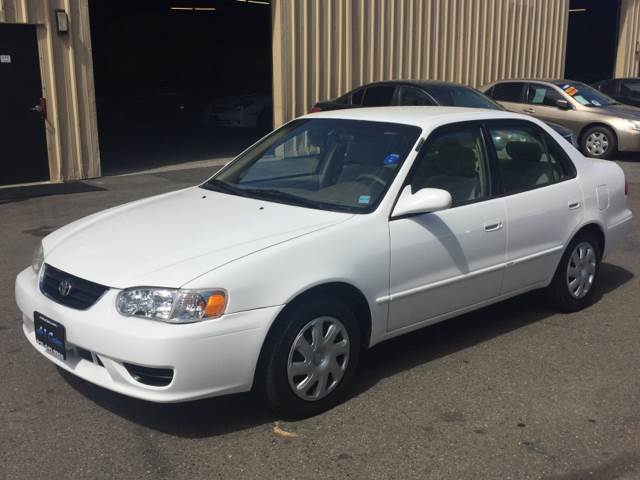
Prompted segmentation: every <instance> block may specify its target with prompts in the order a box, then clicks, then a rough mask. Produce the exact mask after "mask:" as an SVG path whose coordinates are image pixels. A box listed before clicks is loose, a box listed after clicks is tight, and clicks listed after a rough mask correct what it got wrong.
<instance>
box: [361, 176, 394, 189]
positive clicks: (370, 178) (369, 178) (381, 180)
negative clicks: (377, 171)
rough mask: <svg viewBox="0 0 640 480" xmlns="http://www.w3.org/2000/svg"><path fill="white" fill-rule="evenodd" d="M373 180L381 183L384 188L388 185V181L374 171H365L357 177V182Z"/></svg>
mask: <svg viewBox="0 0 640 480" xmlns="http://www.w3.org/2000/svg"><path fill="white" fill-rule="evenodd" d="M365 179H367V180H373V181H374V182H377V183H379V184H380V185H381V186H382V188H385V187H386V186H387V182H385V181H384V180H383V179H381V178H380V177H378V176H377V175H374V174H373V173H363V174H362V175H358V176H357V177H356V182H359V181H360V180H365Z"/></svg>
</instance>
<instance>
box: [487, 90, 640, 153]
mask: <svg viewBox="0 0 640 480" xmlns="http://www.w3.org/2000/svg"><path fill="white" fill-rule="evenodd" d="M480 90H481V91H482V92H484V93H485V94H486V95H487V96H489V97H491V98H493V99H494V100H495V101H497V102H498V103H500V104H501V105H502V106H504V107H505V108H506V109H507V110H510V111H512V112H517V113H525V114H529V115H532V116H534V117H536V118H539V119H540V120H544V121H548V122H555V123H558V124H560V125H563V126H564V127H566V128H568V129H570V130H571V131H573V132H574V134H575V136H576V138H577V141H578V145H579V147H580V150H581V151H582V153H584V154H585V155H586V156H589V157H595V158H611V157H612V156H613V155H614V154H615V153H616V152H617V151H622V152H638V151H640V108H636V107H632V106H629V105H622V104H620V103H618V102H616V101H615V100H614V99H613V98H611V97H608V96H607V95H605V94H603V93H602V92H599V91H597V90H596V89H594V88H592V87H590V86H588V85H585V84H584V83H580V82H575V81H572V80H505V81H498V82H494V83H491V84H488V85H485V86H484V87H482V88H481V89H480Z"/></svg>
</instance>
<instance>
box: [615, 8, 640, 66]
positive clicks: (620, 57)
mask: <svg viewBox="0 0 640 480" xmlns="http://www.w3.org/2000/svg"><path fill="white" fill-rule="evenodd" d="M639 42H640V1H639V0H622V1H621V5H620V30H619V32H618V52H617V57H616V69H615V75H616V77H637V76H638V74H639V73H640V72H639V71H638V66H639V63H638V62H639V59H640V56H639V55H638V53H639V52H638V50H639V49H640V43H639Z"/></svg>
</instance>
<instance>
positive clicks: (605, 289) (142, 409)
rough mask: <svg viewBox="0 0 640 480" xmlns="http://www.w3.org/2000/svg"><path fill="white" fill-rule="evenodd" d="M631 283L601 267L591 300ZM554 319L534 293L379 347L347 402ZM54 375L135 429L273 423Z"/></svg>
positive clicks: (260, 411)
mask: <svg viewBox="0 0 640 480" xmlns="http://www.w3.org/2000/svg"><path fill="white" fill-rule="evenodd" d="M632 278H633V274H632V273H631V272H629V271H628V270H625V269H624V268H621V267H618V266H615V265H611V264H607V263H604V264H602V266H601V269H600V281H599V283H598V284H597V286H596V291H595V298H594V301H596V302H597V301H598V300H600V299H601V298H602V297H603V295H605V294H607V293H609V292H611V291H613V290H615V289H617V288H619V287H620V286H622V285H624V284H625V283H627V282H629V281H630V280H631V279H632ZM555 314H556V312H555V311H554V310H552V309H551V308H550V307H548V306H547V302H546V300H545V298H544V295H543V292H541V291H535V292H530V293H527V294H524V295H521V296H518V297H515V298H512V299H510V300H507V301H505V302H501V303H499V304H496V305H492V306H489V307H486V308H483V309H481V310H478V311H475V312H471V313H468V314H466V315H462V316H460V317H456V318H453V319H451V320H448V321H445V322H442V323H439V324H436V325H432V326H429V327H425V328H423V329H420V330H417V331H415V332H412V333H410V334H407V335H403V336H401V337H397V338H395V339H392V340H389V341H387V342H384V343H382V344H380V345H377V346H376V347H374V348H373V349H371V350H370V351H369V352H367V353H366V354H365V355H364V356H363V359H362V363H361V366H360V372H359V374H358V377H357V379H356V384H355V385H354V388H353V393H352V394H351V398H353V397H355V396H358V395H360V394H362V393H364V392H366V391H367V390H369V389H370V388H372V387H374V386H375V385H376V384H377V383H378V382H379V381H380V380H383V379H384V378H387V377H390V376H393V375H395V374H397V373H399V372H403V371H406V370H409V369H411V368H413V367H415V366H417V365H422V364H425V363H428V362H430V361H432V360H435V359H437V358H440V357H444V356H447V355H451V354H453V353H456V352H458V351H461V350H464V349H466V348H469V347H472V346H474V345H478V344H480V343H483V342H485V341H487V340H490V339H492V338H495V337H498V336H500V335H504V334H506V333H509V332H511V331H513V330H516V329H518V328H521V327H524V326H527V325H530V324H533V323H536V322H539V321H541V320H545V319H546V318H548V317H550V316H552V315H555ZM59 371H60V374H61V375H62V377H63V378H64V379H65V380H66V381H67V383H68V384H69V385H70V386H71V387H73V388H74V389H75V390H77V391H78V392H80V393H81V394H82V395H84V396H86V397H87V398H89V399H90V400H91V401H93V402H95V403H96V404H97V405H99V406H101V407H102V408H104V409H106V410H108V411H110V412H112V413H114V414H116V415H119V416H121V417H123V418H126V419H127V420H129V421H131V422H134V423H136V424H139V425H142V426H145V427H147V428H151V429H154V430H158V431H161V432H163V433H166V434H170V435H176V436H180V437H185V438H203V437H210V436H216V435H222V434H225V433H230V432H235V431H241V430H244V429H247V428H252V427H255V426H258V425H264V424H267V423H270V422H273V421H274V420H276V417H275V416H274V415H273V414H271V413H270V412H269V411H267V409H266V408H265V406H264V405H263V404H262V403H261V402H260V400H259V399H257V398H255V397H254V396H253V395H251V394H238V395H229V396H225V397H219V398H213V399H206V400H198V401H193V402H185V403H178V404H157V403H150V402H146V401H142V400H136V399H132V398H129V397H126V396H123V395H120V394H117V393H113V392H111V391H109V390H106V389H103V388H101V387H97V386H95V385H93V384H91V383H88V382H85V381H84V380H81V379H79V378H77V377H75V376H74V375H72V374H70V373H68V372H66V371H64V370H62V369H59ZM347 401H348V400H347Z"/></svg>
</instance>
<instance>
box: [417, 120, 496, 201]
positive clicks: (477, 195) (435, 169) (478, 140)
mask: <svg viewBox="0 0 640 480" xmlns="http://www.w3.org/2000/svg"><path fill="white" fill-rule="evenodd" d="M427 142H428V143H427V145H426V146H425V149H424V150H423V153H422V154H421V156H420V158H419V159H418V160H417V162H418V163H417V165H416V167H415V169H414V171H413V173H412V175H411V179H410V184H411V190H412V191H413V192H416V191H418V190H420V189H421V188H440V189H442V190H446V191H448V192H449V193H450V194H451V198H452V200H453V203H452V204H453V205H454V206H455V205H461V204H464V203H469V202H473V201H477V200H481V199H483V198H486V197H488V196H489V184H488V180H487V179H488V175H487V167H486V165H487V163H486V155H485V149H484V144H483V141H482V133H481V130H480V128H479V127H463V128H456V129H454V130H449V131H448V130H444V131H441V132H436V133H435V134H434V135H433V136H432V137H431V138H430V139H429V140H428V141H427Z"/></svg>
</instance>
